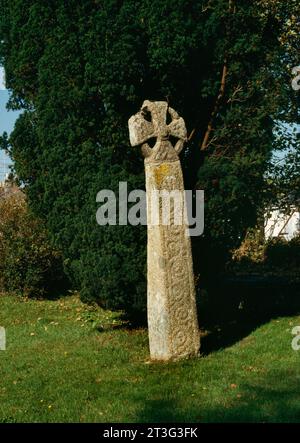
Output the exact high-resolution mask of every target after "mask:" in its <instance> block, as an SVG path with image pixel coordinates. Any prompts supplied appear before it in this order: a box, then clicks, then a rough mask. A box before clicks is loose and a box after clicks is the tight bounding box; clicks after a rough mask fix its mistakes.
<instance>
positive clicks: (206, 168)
mask: <svg viewBox="0 0 300 443" xmlns="http://www.w3.org/2000/svg"><path fill="white" fill-rule="evenodd" d="M231 3H232V2H228V0H226V1H225V0H212V1H209V2H208V1H207V0H205V1H196V2H195V1H194V0H144V1H142V2H141V1H137V0H123V1H120V0H105V1H103V0H94V1H91V0H84V1H81V2H78V1H75V0H68V1H62V0H53V1H51V2H44V1H41V0H40V1H37V0H25V1H24V0H22V1H21V0H15V1H13V2H12V1H9V0H0V6H1V11H3V13H2V15H1V19H0V41H1V44H0V60H2V61H3V63H4V66H5V68H6V73H7V84H8V87H9V88H10V89H11V91H12V96H11V100H10V106H11V107H12V108H25V109H26V112H25V113H24V114H23V115H22V116H21V117H20V118H19V120H18V122H17V125H16V128H15V130H14V132H13V134H12V136H11V137H10V140H9V144H10V146H9V151H10V154H11V156H12V158H13V159H14V160H15V170H16V173H17V175H18V177H19V179H20V181H21V182H22V183H24V184H25V185H26V192H27V194H28V198H29V201H30V205H31V207H32V208H33V210H34V211H35V213H36V214H38V215H39V216H40V217H42V218H43V219H45V220H46V222H47V227H48V229H49V231H50V233H51V236H52V240H53V242H54V245H55V246H57V247H59V248H60V249H61V250H62V252H63V255H64V258H65V261H64V265H65V268H66V270H67V272H68V275H69V276H70V277H71V278H72V280H73V281H74V282H75V284H76V285H77V286H78V287H79V288H81V294H82V298H83V299H84V300H98V301H99V302H100V303H101V304H102V305H103V306H106V307H110V308H125V309H126V310H127V311H129V310H140V309H141V307H145V300H146V290H145V257H146V250H145V244H146V230H145V228H142V227H131V226H117V227H115V226H110V227H108V226H105V227H100V226H98V225H97V224H96V219H95V214H96V210H97V205H96V203H95V199H96V194H97V192H98V191H100V190H101V189H112V190H117V189H118V183H119V182H120V181H127V182H128V188H129V190H130V189H133V188H142V187H143V186H144V175H143V163H142V159H141V156H140V154H139V152H138V151H137V150H136V151H135V150H133V149H132V148H130V146H129V140H128V129H127V120H128V118H129V117H130V115H131V114H132V113H135V112H136V111H137V110H138V109H139V107H140V105H141V103H142V101H143V100H144V99H145V98H147V99H152V100H153V99H160V100H168V101H169V102H170V105H171V106H173V107H174V108H175V109H176V110H177V111H178V112H179V113H180V114H181V115H182V116H183V117H184V118H185V121H186V124H187V127H188V131H189V133H190V132H191V131H192V130H193V129H195V132H194V136H193V138H192V139H191V140H190V142H189V143H188V145H187V147H186V149H185V151H184V153H183V155H182V164H183V168H184V174H185V182H186V188H187V189H191V188H193V189H194V188H197V187H198V188H202V189H204V190H205V192H206V227H205V235H204V237H203V238H202V239H200V240H199V239H196V240H195V242H194V243H195V244H194V252H195V254H194V255H195V264H196V272H197V273H199V272H200V271H201V274H202V272H203V270H207V269H208V268H209V269H210V270H211V271H213V272H215V271H216V263H218V264H219V265H220V267H221V265H222V264H223V263H224V258H225V257H226V256H227V253H228V251H229V250H230V249H231V248H232V247H234V246H236V245H237V244H238V243H239V242H240V241H241V239H242V237H243V235H244V233H245V231H246V228H247V227H248V226H249V225H254V223H255V221H256V213H257V208H258V207H259V205H260V204H261V202H262V199H263V195H262V193H261V190H262V187H263V182H264V179H263V174H264V172H265V170H266V167H267V163H268V161H269V158H270V152H271V149H272V144H273V141H274V140H273V132H272V128H273V124H274V121H275V120H276V119H278V118H279V117H280V118H282V119H284V118H285V114H284V110H286V109H289V104H290V102H291V99H290V89H291V88H290V83H289V81H290V80H289V76H288V74H287V71H286V68H285V66H286V63H287V62H290V61H291V60H290V59H289V55H288V54H287V55H286V49H285V48H284V47H283V46H281V45H280V43H279V41H278V36H279V35H281V33H282V32H283V23H285V21H286V19H287V17H288V16H289V12H290V11H289V10H288V4H289V2H286V5H287V9H286V7H283V6H282V7H280V8H279V10H278V11H275V12H274V11H273V10H272V9H270V11H268V9H266V10H265V9H264V8H263V7H262V6H261V3H263V2H259V1H258V2H253V3H251V4H249V1H245V0H240V1H238V2H236V7H235V8H233V7H231V8H229V6H230V5H231ZM233 3H235V2H233ZM283 55H284V56H285V59H284V63H283V58H284V57H283ZM225 59H226V60H227V64H228V75H227V78H226V87H225V93H224V96H223V97H222V99H221V100H220V103H219V106H218V110H217V112H216V114H215V118H214V121H213V126H214V130H213V131H212V133H211V136H210V140H209V145H208V147H207V149H206V151H205V153H200V145H201V142H202V140H203V137H204V133H205V131H206V128H207V125H208V122H209V121H210V118H211V114H212V111H213V109H214V106H215V100H216V97H217V96H218V93H219V89H220V81H221V74H222V69H223V66H224V60H225ZM220 245H221V246H222V248H220ZM203 257H211V260H210V259H205V260H206V262H204V259H203ZM199 258H200V260H199ZM198 263H199V264H200V265H199V266H201V269H200V268H198Z"/></svg>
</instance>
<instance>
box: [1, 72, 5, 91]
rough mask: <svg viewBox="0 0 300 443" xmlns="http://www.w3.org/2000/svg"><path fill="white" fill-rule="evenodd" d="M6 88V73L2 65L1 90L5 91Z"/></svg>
mask: <svg viewBox="0 0 300 443" xmlns="http://www.w3.org/2000/svg"><path fill="white" fill-rule="evenodd" d="M5 89H6V87H5V73H4V69H3V68H2V67H1V66H0V91H4V90H5Z"/></svg>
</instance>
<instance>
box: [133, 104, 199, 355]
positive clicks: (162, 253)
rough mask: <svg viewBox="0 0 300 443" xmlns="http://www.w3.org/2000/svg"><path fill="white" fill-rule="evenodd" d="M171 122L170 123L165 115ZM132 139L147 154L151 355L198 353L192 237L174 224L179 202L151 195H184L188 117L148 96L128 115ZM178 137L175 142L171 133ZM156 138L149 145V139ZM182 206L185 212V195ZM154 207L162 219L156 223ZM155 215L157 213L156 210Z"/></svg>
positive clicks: (180, 225) (182, 223)
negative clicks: (165, 215)
mask: <svg viewBox="0 0 300 443" xmlns="http://www.w3.org/2000/svg"><path fill="white" fill-rule="evenodd" d="M168 113H169V118H170V120H171V122H170V123H169V124H167V123H166V122H167V114H168ZM129 133H130V142H131V144H132V145H133V146H138V145H142V152H143V155H144V157H145V172H146V191H147V220H148V223H147V225H148V247H147V250H148V251H147V252H148V272H147V274H148V295H147V296H148V328H149V343H150V355H151V359H153V360H174V359H179V358H184V357H188V356H192V355H197V354H198V352H199V347H200V340H199V328H198V321H197V313H196V302H195V288H194V276H193V263H192V255H191V244H190V237H189V236H188V235H186V224H185V219H183V221H182V222H181V223H180V224H178V223H175V217H174V211H175V203H174V201H173V200H172V199H171V200H169V203H168V205H169V206H168V208H165V207H164V205H165V204H166V201H165V200H164V199H161V200H159V205H158V207H157V206H155V205H154V204H153V199H152V195H153V193H155V192H157V191H164V192H166V191H167V192H172V191H173V192H174V191H176V192H178V191H179V192H180V193H181V195H182V196H183V195H184V185H183V178H182V171H181V165H180V161H179V158H178V154H179V152H180V151H181V150H182V148H183V145H184V142H185V140H186V128H185V123H184V120H183V119H182V118H181V117H179V116H178V114H177V113H176V112H175V111H174V110H173V109H172V108H169V107H168V104H167V103H166V102H150V101H148V100H146V101H145V102H144V103H143V106H142V109H141V111H140V112H138V113H137V114H136V115H134V116H132V117H131V118H130V120H129ZM170 136H172V137H175V138H176V139H178V141H177V142H176V144H175V146H174V147H173V146H172V144H171V142H170V140H169V137H170ZM153 137H155V138H156V143H155V145H154V147H153V148H152V149H151V148H150V146H149V145H148V143H147V141H148V140H149V139H150V138H153ZM182 202H183V205H182V211H183V212H185V210H186V208H185V204H184V197H183V200H182ZM169 208H170V219H169V223H168V224H164V223H162V222H161V214H162V212H163V211H164V209H169ZM153 211H157V212H158V215H159V216H160V219H159V220H160V222H159V223H158V224H157V223H153V222H152V221H153V220H154V218H155V217H154V218H152V215H153V214H152V213H153ZM154 215H155V214H154Z"/></svg>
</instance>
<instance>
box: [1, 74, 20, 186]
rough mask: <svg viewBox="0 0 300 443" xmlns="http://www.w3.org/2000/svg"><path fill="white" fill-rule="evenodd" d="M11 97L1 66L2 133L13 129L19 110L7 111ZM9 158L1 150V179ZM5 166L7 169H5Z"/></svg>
mask: <svg viewBox="0 0 300 443" xmlns="http://www.w3.org/2000/svg"><path fill="white" fill-rule="evenodd" d="M8 99H9V92H8V91H7V90H6V89H5V85H4V73H3V69H2V68H1V67H0V134H2V133H3V132H4V131H6V132H7V133H8V134H9V133H10V132H11V131H12V130H13V127H14V124H15V121H16V119H17V118H18V115H19V114H20V113H19V112H13V111H9V112H8V111H7V109H6V103H7V102H8ZM9 162H10V160H9V158H8V157H7V156H6V155H5V154H4V152H3V151H0V181H2V180H3V179H4V176H5V172H7V171H8V169H7V166H8V164H9ZM4 168H5V169H4Z"/></svg>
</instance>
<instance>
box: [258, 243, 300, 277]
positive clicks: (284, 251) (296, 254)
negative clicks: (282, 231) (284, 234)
mask: <svg viewBox="0 0 300 443" xmlns="http://www.w3.org/2000/svg"><path fill="white" fill-rule="evenodd" d="M265 254H266V262H267V263H268V264H269V265H271V266H280V267H283V268H289V269H291V268H298V269H299V266H300V235H298V236H296V237H294V238H292V239H291V240H290V241H287V240H284V239H281V238H275V239H272V240H269V241H268V242H267V245H266V251H265Z"/></svg>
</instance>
